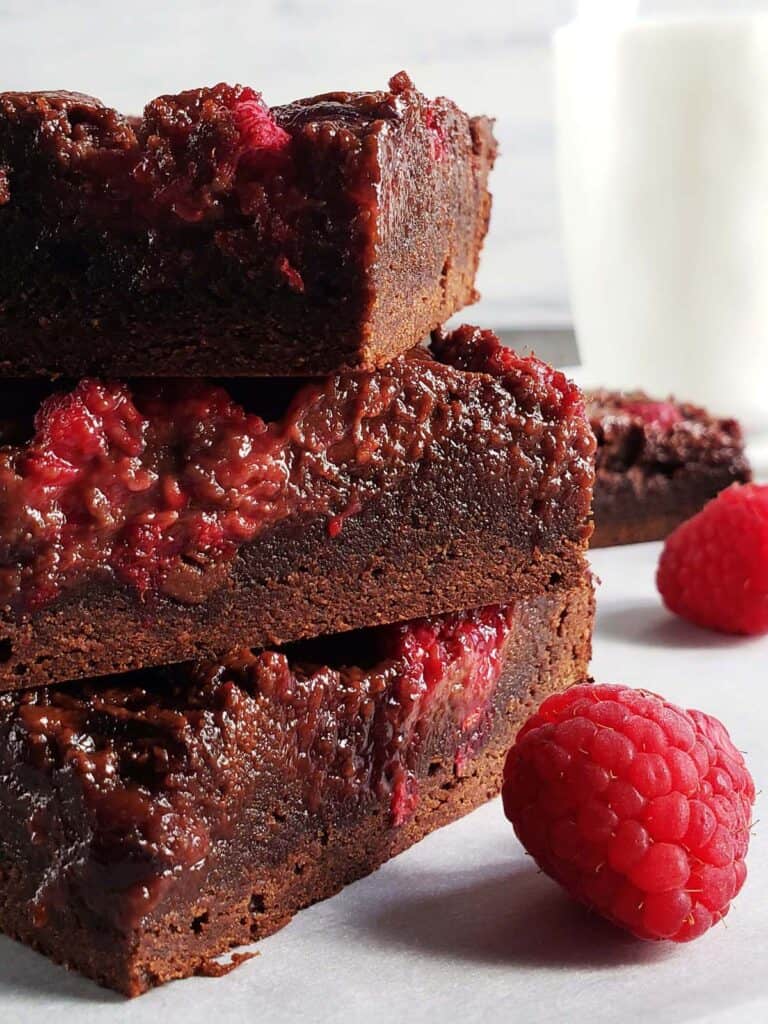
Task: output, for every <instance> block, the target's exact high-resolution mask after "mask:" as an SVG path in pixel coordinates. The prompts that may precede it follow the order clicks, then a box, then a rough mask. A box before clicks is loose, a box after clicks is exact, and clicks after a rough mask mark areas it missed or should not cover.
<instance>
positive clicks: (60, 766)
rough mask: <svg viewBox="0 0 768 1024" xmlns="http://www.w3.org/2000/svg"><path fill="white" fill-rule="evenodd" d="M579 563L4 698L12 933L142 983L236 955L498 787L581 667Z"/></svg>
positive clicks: (5, 917) (0, 734) (109, 980)
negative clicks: (524, 584) (396, 612)
mask: <svg viewBox="0 0 768 1024" xmlns="http://www.w3.org/2000/svg"><path fill="white" fill-rule="evenodd" d="M592 614H593V595H592V588H591V582H590V580H589V577H588V576H587V575H586V574H585V575H584V576H583V577H582V578H581V579H580V580H579V581H577V582H575V583H573V584H572V585H571V586H570V587H567V588H563V587H560V588H551V589H550V590H549V591H548V592H546V593H542V594H540V595H538V596H535V597H529V598H521V599H519V600H518V601H516V602H515V603H513V604H510V605H507V606H491V607H485V608H483V609H481V610H478V611H474V612H466V613H461V614H452V615H448V616H445V617H442V618H432V619H428V620H421V621H416V622H410V623H405V624H401V625H396V626H387V627H380V628H379V629H378V630H366V631H364V632H362V633H360V634H355V633H348V634H345V635H343V636H340V637H335V638H324V639H323V640H321V641H319V642H309V643H306V644H304V645H302V646H301V647H299V648H297V649H294V650H287V651H266V652H263V653H261V654H253V653H251V652H249V651H247V650H243V651H240V652H238V653H234V654H232V655H230V656H229V657H228V658H226V659H225V660H224V661H222V662H221V663H218V664H217V663H212V664H200V665H197V666H196V667H194V666H189V665H187V666H177V667H176V668H173V669H161V670H147V671H144V672H141V673H134V674H133V675H131V676H129V677H115V678H112V679H101V680H98V681H97V682H94V683H76V684H68V685H66V686H59V687H52V688H49V689H43V690H33V691H27V692H25V693H23V694H19V695H15V694H4V695H0V928H2V929H3V930H4V931H5V932H6V933H7V934H8V935H11V936H13V937H15V938H17V939H20V940H21V941H23V942H26V943H28V944H29V945H31V946H33V947H35V948H36V949H38V950H40V951H41V952H43V953H46V954H47V955H48V956H50V957H52V958H53V959H54V960H57V961H59V962H62V963H65V964H68V965H69V966H72V967H75V968H77V969H78V970H80V971H81V972H83V973H84V974H87V975H89V976H90V977H92V978H94V979H96V980H97V981H99V982H101V983H102V984H104V985H108V986H110V987H113V988H116V989H118V990H119V991H121V992H124V993H126V994H127V995H136V994H138V993H140V992H143V991H144V990H146V989H147V988H149V987H151V986H153V985H157V984H159V983H161V982H163V981H167V980H169V979H171V978H178V977H183V976H186V975H189V974H192V973H210V972H211V971H213V972H216V971H221V968H220V967H219V966H218V965H216V964H212V963H211V958H212V957H214V956H216V955H218V954H220V953H223V952H225V951H226V950H227V949H229V948H231V947H233V946H236V945H239V944H242V943H247V942H250V941H252V940H254V939H257V938H260V937H262V936H264V935H267V934H269V933H270V932H273V931H275V930H276V929H278V928H280V927H282V926H283V925H284V924H286V923H287V922H288V921H289V920H290V918H291V916H292V915H293V914H294V913H295V912H296V911H297V910H298V909H300V908H301V907H303V906H306V905H308V904H310V903H313V902H315V901H316V900H319V899H323V898H324V897H327V896H330V895H332V894H333V893H334V892H336V891H337V890H338V889H340V888H341V887H342V886H343V885H344V884H346V883H347V882H350V881H352V880H354V879H356V878H359V877H361V876H362V875H365V874H367V873H368V872H370V871H372V870H374V869H375V868H376V867H378V866H379V865H380V864H381V863H383V862H384V861H385V860H387V859H388V858H389V857H391V856H393V855H394V854H396V853H398V852H399V851H401V850H403V849H405V848H406V847H408V846H410V845H411V844H412V843H414V842H416V841H417V840H418V839H420V838H421V837H422V836H424V835H425V834H427V833H428V832H431V831H432V830H433V829H435V828H437V827H439V826H441V825H444V824H446V823H448V822H449V821H452V820H454V819H455V818H458V817H460V816H461V815H463V814H465V813H467V812H468V811H470V810H471V809H472V808H473V807H475V806H477V805H478V804H479V803H481V802H483V801H485V800H486V799H488V798H489V797H490V796H493V795H494V794H495V793H497V792H498V789H499V786H500V782H501V774H502V764H503V759H504V755H505V752H506V750H507V748H508V747H509V745H510V743H511V742H512V740H513V739H514V736H515V733H516V731H517V729H518V727H519V726H520V724H521V723H522V722H523V721H524V720H525V719H526V718H527V717H528V715H529V714H530V712H531V710H532V706H533V705H534V704H535V703H537V702H538V701H539V700H540V699H541V698H542V697H544V696H546V695H547V694H548V693H551V692H553V691H556V690H559V689H563V688H565V687H566V686H568V685H570V684H572V683H575V682H579V681H580V680H582V679H583V678H584V676H585V674H586V671H587V665H588V661H589V654H590V636H591V627H592Z"/></svg>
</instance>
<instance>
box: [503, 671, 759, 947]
mask: <svg viewBox="0 0 768 1024" xmlns="http://www.w3.org/2000/svg"><path fill="white" fill-rule="evenodd" d="M502 793H503V798H504V810H505V812H506V815H507V817H508V818H509V820H510V821H511V822H512V824H513V825H514V827H515V832H516V833H517V835H518V838H519V839H520V841H521V842H522V844H523V846H525V848H526V850H527V851H528V852H529V853H530V854H531V856H532V857H533V858H534V859H535V861H536V863H537V864H538V865H539V867H540V868H541V869H542V870H543V871H545V872H546V873H547V874H548V875H550V876H551V877H552V878H554V879H555V880H556V881H558V882H560V884H561V885H562V886H563V887H564V888H565V889H566V890H567V891H568V892H569V893H570V894H571V895H572V896H574V897H575V898H576V899H578V900H580V901H581V902H582V903H584V904H586V905H587V906H588V907H591V908H593V909H594V910H597V911H598V912H599V913H601V914H602V915H603V916H604V917H607V918H608V919H609V920H610V921H613V922H614V924H617V925H620V926H621V927H624V928H627V929H628V930H629V931H631V932H633V933H634V934H635V935H637V936H639V937H640V938H644V939H671V940H673V941H675V942H686V941H688V940H690V939H695V938H697V937H698V936H699V935H701V934H702V933H703V932H705V931H706V930H707V929H708V928H710V927H711V926H712V925H713V924H716V923H717V922H718V921H720V920H721V918H723V917H725V915H726V914H727V913H728V910H729V907H730V902H731V900H732V899H733V898H734V896H736V894H737V893H738V892H739V890H740V889H741V887H742V885H743V884H744V879H745V878H746V873H747V871H746V867H745V864H744V857H745V854H746V852H747V846H748V844H749V827H750V820H751V809H752V804H753V803H754V799H755V787H754V783H753V782H752V778H751V776H750V774H749V772H748V771H747V768H746V767H745V765H744V760H743V758H742V756H741V754H740V753H739V752H738V750H736V748H735V747H734V746H733V744H732V742H731V740H730V737H729V736H728V733H727V732H726V730H725V728H724V727H723V726H722V725H721V724H720V722H718V721H717V720H716V719H714V718H711V717H710V716H709V715H705V714H703V713H702V712H700V711H686V710H684V709H683V708H679V707H676V706H675V705H674V704H669V703H668V702H667V701H665V700H663V699H662V698H661V697H657V696H656V695H655V694H652V693H648V692H646V691H644V690H633V689H630V688H626V687H623V686H590V685H587V684H584V685H579V686H573V687H571V689H570V690H568V691H566V692H565V693H561V694H556V695H555V696H552V697H549V698H548V699H547V700H545V701H544V703H543V704H542V705H541V707H540V708H539V710H538V711H537V712H536V713H535V714H534V715H533V716H532V717H531V718H529V719H528V721H527V722H526V723H525V725H524V726H523V728H522V729H521V730H520V732H519V733H518V736H517V739H516V741H515V744H514V746H513V747H512V749H511V750H510V751H509V754H508V755H507V760H506V764H505V766H504V784H503V790H502Z"/></svg>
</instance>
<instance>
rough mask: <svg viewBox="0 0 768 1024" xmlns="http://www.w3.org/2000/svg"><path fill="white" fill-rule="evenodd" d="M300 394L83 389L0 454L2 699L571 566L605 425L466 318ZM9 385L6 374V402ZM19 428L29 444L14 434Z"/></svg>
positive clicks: (531, 589) (564, 386)
mask: <svg viewBox="0 0 768 1024" xmlns="http://www.w3.org/2000/svg"><path fill="white" fill-rule="evenodd" d="M432 348H433V354H432V355H431V356H430V355H429V354H428V353H427V352H425V351H424V350H416V351H414V352H412V353H410V354H408V355H406V356H403V357H400V358H398V359H396V360H394V361H393V362H391V363H390V364H388V365H387V366H385V367H382V368H381V369H379V370H372V371H345V372H342V373H338V374H334V375H331V376H330V377H328V378H327V379H325V380H323V381H320V382H317V383H309V384H293V383H291V382H287V383H285V384H284V385H279V384H278V383H277V382H274V381H261V382H259V381H248V382H245V381H241V382H234V383H233V384H232V385H230V390H232V389H234V392H235V394H236V398H235V397H233V395H232V394H230V392H229V391H227V390H226V389H225V388H224V387H221V386H218V385H217V386H214V385H212V384H211V383H210V382H205V381H183V382H164V381H142V382H136V383H133V384H117V383H112V384H105V383H101V382H99V381H94V380H87V381H83V382H81V383H80V384H79V385H77V386H67V387H64V388H62V389H61V390H60V391H58V390H57V391H56V392H55V393H54V394H53V395H52V396H50V397H49V398H48V399H47V400H46V401H44V402H43V404H42V406H39V401H40V392H39V385H38V384H37V383H35V382H32V385H31V386H32V390H33V392H34V394H33V400H32V402H31V406H30V408H27V409H26V410H24V409H23V408H22V406H23V404H24V403H23V402H22V401H21V399H20V397H19V396H20V389H21V384H20V383H19V382H17V381H14V382H12V383H9V384H7V385H6V387H7V389H8V390H9V392H11V393H12V394H13V395H14V396H15V398H14V401H15V403H16V405H15V410H14V418H13V421H12V422H11V423H10V424H9V423H8V422H6V423H5V424H4V425H3V430H4V431H5V436H6V439H12V440H13V441H15V443H9V444H7V445H6V446H5V447H2V448H0V487H2V490H3V494H4V500H3V503H2V508H1V509H0V606H2V617H1V618H0V690H10V689H16V688H22V687H30V686H37V685H45V684H48V683H56V682H61V681H63V680H67V679H76V678H83V677H88V676H97V675H104V674H107V673H112V672H122V671H127V670H129V669H133V668H140V667H144V666H151V665H162V664H166V663H168V662H177V661H184V660H189V659H194V658H199V657H209V656H211V657H217V656H220V655H221V654H222V653H223V652H225V651H227V650H229V649H230V648H231V647H233V646H237V645H240V644H247V645H248V646H250V647H265V646H271V645H275V644H282V643H286V642H288V641H292V640H297V639H300V638H301V637H307V636H319V635H321V634H324V633H335V632H340V631H343V630H348V629H353V628H356V627H360V626H370V625H376V624H379V623H385V622H396V621H400V620H402V619H407V618H413V617H415V616H417V615H428V614H437V613H441V612H445V611H453V610H455V609H458V608H468V607H475V606H478V605H482V604H486V603H488V602H489V601H505V600H508V599H509V598H510V597H511V596H513V595H514V596H521V597H522V596H525V595H527V594H537V593H541V592H542V591H543V590H544V589H545V588H547V587H548V586H549V584H550V581H551V580H552V579H556V580H558V581H560V582H561V583H562V585H564V586H568V585H571V584H572V583H573V581H574V580H575V579H578V578H580V576H581V574H582V572H583V569H584V553H585V548H586V545H587V541H588V538H589V534H590V532H591V525H590V523H589V511H590V506H591V498H592V482H593V477H594V467H593V453H594V446H595V441H594V436H593V434H592V431H591V429H590V425H589V421H588V419H587V417H586V413H585V410H584V404H583V400H582V396H581V393H580V392H579V391H578V389H577V388H576V387H575V385H573V384H572V383H571V382H569V381H568V380H567V379H566V378H565V377H564V376H563V375H562V374H561V373H559V372H557V371H554V370H552V369H551V367H549V366H547V365H546V364H544V363H541V362H539V361H538V360H536V359H532V358H521V357H518V356H516V355H514V353H512V352H511V351H510V350H508V349H505V348H504V347H503V346H501V345H500V343H499V341H498V339H497V338H496V336H495V335H493V334H492V333H491V332H488V331H481V330H479V329H477V328H471V327H464V328H460V329H459V330H457V331H455V332H453V333H451V334H443V333H439V334H436V335H435V337H434V339H433V343H432ZM2 392H3V387H2V386H1V385H0V404H2ZM25 431H26V432H27V436H26V439H24V437H23V435H24V433H25Z"/></svg>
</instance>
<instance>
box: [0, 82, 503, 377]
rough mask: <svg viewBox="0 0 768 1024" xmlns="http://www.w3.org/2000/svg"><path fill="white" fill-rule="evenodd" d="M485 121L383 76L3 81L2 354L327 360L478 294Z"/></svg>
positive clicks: (379, 357) (274, 364)
mask: <svg viewBox="0 0 768 1024" xmlns="http://www.w3.org/2000/svg"><path fill="white" fill-rule="evenodd" d="M494 156H495V142H494V139H493V135H492V132H491V123H490V122H489V121H488V120H487V119H485V118H482V117H479V118H469V117H468V116H467V115H466V114H464V113H463V112H462V111H461V110H459V109H458V108H457V107H456V106H455V104H453V103H452V102H451V101H450V100H447V99H444V98H439V99H436V100H427V99H426V98H425V97H424V96H422V95H421V93H419V92H418V91H417V90H416V89H415V88H414V86H413V84H412V83H411V82H410V80H409V79H408V76H407V75H406V74H405V73H403V72H401V73H400V74H398V75H395V76H394V78H393V79H392V80H391V81H390V85H389V90H388V91H387V92H373V93H344V92H336V93H328V94H327V95H324V96H316V97H314V98H312V99H306V100H299V101H297V102H295V103H291V104H289V105H287V106H283V107H275V108H272V109H271V110H270V109H269V108H268V107H267V106H266V105H265V104H264V102H263V100H262V99H261V96H260V94H259V93H256V92H254V91H253V90H252V89H250V88H244V87H242V86H228V85H223V84H222V85H218V86H216V87H214V88H210V89H196V90H192V91H189V92H184V93H180V94H179V95H178V96H161V97H159V98H158V99H156V100H153V101H152V102H151V103H150V104H149V105H148V106H147V107H146V109H145V111H144V116H143V118H141V119H140V120H139V119H135V118H128V117H124V116H123V115H121V114H119V113H118V112H117V111H115V110H112V109H110V108H108V107H104V106H102V104H101V103H100V102H99V101H98V100H95V99H92V98H91V97H88V96H83V95H80V94H78V93H65V92H62V93H3V94H0V245H2V250H3V253H4V254H5V258H4V259H3V262H2V267H1V268H0V374H4V375H6V376H14V377H24V376H49V375H56V374H65V375H69V376H75V377H79V376H83V375H86V374H96V375H99V376H101V375H106V376H109V377H116V376H142V377H145V376H169V375H170V376H180V377H181V376H185V377H199V376H212V375H215V376H249V377H250V376H257V375H264V376H275V375H277V376H286V375H288V376H316V375H319V374H325V373H329V372H332V371H334V370H337V369H339V368H344V367H356V366H378V365H381V364H383V363H385V362H386V361H388V360H389V359H391V358H393V357H394V356H396V355H399V354H400V353H402V352H404V351H405V350H406V349H408V348H410V347H411V346H413V345H415V344H417V343H418V342H419V341H421V339H422V338H424V337H425V336H426V335H427V334H428V332H429V331H430V330H431V329H432V328H434V327H437V326H438V325H439V324H441V323H443V322H444V321H445V320H446V319H447V318H448V317H449V316H450V315H451V314H452V313H454V312H455V311H456V310H458V309H460V308H461V307H462V306H464V305H466V304H467V303H470V302H473V301H474V300H475V298H476V295H475V291H474V278H475V271H476V269H477V262H478V257H479V253H480V248H481V245H482V242H483V239H484V237H485V232H486V229H487V226H488V218H489V215H490V196H489V193H488V191H487V187H486V186H487V179H488V173H489V171H490V169H491V166H492V164H493V160H494Z"/></svg>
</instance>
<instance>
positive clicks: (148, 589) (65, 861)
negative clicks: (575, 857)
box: [0, 73, 595, 995]
mask: <svg viewBox="0 0 768 1024" xmlns="http://www.w3.org/2000/svg"><path fill="white" fill-rule="evenodd" d="M494 155H495V146H494V141H493V136H492V133H491V126H490V123H489V122H488V121H487V120H486V119H484V118H472V119H470V118H468V117H467V116H466V115H465V114H464V113H462V112H461V111H460V110H459V109H457V107H456V106H455V105H454V104H453V103H451V102H450V101H448V100H446V99H437V100H434V101H428V100H426V99H425V98H424V97H423V96H422V95H421V94H420V93H419V92H417V91H416V90H415V88H414V87H413V85H412V84H411V82H410V81H409V79H408V78H407V76H406V75H405V74H403V73H401V74H399V75H397V76H395V77H394V78H393V79H392V81H391V82H390V86H389V91H387V92H380V93H366V94H348V93H332V94H329V95H325V96H320V97H316V98H314V99H308V100H302V101H299V102H296V103H292V104H290V105H288V106H284V107H278V108H274V109H272V110H270V109H268V108H267V107H266V106H265V105H264V104H263V102H262V101H261V98H260V96H259V95H258V94H257V93H254V92H253V91H252V90H250V89H244V88H239V87H234V88H233V87H229V86H223V85H222V86H217V87H216V88H214V89H201V90H196V91H191V92H187V93H182V94H180V95H178V96H165V97H161V98H159V99H157V100H155V101H153V102H152V103H150V104H149V105H148V107H147V108H146V110H145V112H144V116H143V117H142V118H141V119H137V118H130V117H124V116H122V115H120V114H118V113H117V112H115V111H114V110H112V109H109V108H107V107H104V106H103V105H101V104H100V103H99V102H98V101H96V100H93V99H90V98H88V97H86V96H82V95H79V94H76V93H36V94H29V93H24V94H22V93H13V94H10V93H6V94H3V95H2V96H0V241H1V242H2V252H3V258H2V263H1V264H0V373H2V374H3V379H2V381H0V392H1V394H2V399H1V403H2V404H1V406H0V434H1V435H2V436H1V437H0V442H1V443H2V447H0V592H1V600H0V603H1V604H2V620H1V621H0V690H2V691H3V692H2V694H1V695H0V928H2V930H4V931H5V932H6V933H7V934H8V935H11V936H14V937H15V938H17V939H20V940H22V941H23V942H26V943H28V944H29V945H31V946H34V947H35V948H37V949H39V950H41V951H42V952H44V953H46V954H47V955H48V956H50V957H52V958H54V959H55V960H57V961H60V962H63V963H66V964H68V965H70V966H73V967H76V968H77V969H78V970H80V971H82V972H83V973H85V974H87V975H89V976H90V977H92V978H95V979H96V980H97V981H99V982H101V983H103V984H105V985H108V986H111V987H114V988H116V989H118V990H120V991H122V992H125V993H127V994H130V995H134V994H137V993H139V992H142V991H144V990H145V989H147V988H149V987H150V986H152V985H155V984H158V983H160V982H162V981H165V980H168V979H171V978H176V977H182V976H185V975H188V974H192V973H196V972H197V973H201V972H202V973H209V972H216V971H218V970H220V967H219V965H218V964H217V963H216V962H215V960H214V959H213V958H215V957H216V956H218V955H219V954H221V953H222V952H224V951H226V950H228V949H230V948H231V947H233V946H236V945H238V944H242V943H246V942H249V941H251V940H253V939H255V938H259V937H260V936H263V935H266V934H268V933H270V932H272V931H274V930H275V929H277V928H279V927H280V926H281V925H283V924H285V923H286V922H287V921H288V920H289V919H290V917H291V916H292V915H293V914H294V913H295V911H296V910H297V909H299V908H300V907H303V906H306V905H308V904H309V903H312V902H313V901H315V900H318V899H320V898H323V897H326V896H329V895H330V894H332V893H333V892H335V891H337V890H338V889H339V888H340V887H341V886H342V885H344V884H345V883H346V882H349V881H351V880H352V879H355V878H358V877H360V876H361V875H364V874H365V873H367V872H369V871H371V870H373V869H374V868H375V867H377V866H378V865H379V864H381V863H382V862H383V861H385V860H386V859H387V858H389V857H391V856H392V855H393V854H395V853H397V852H398V851H400V850H403V849H405V848H406V847H407V846H409V845H410V844H411V843H413V842H415V841H416V840H418V839H419V838H421V837H422V836H424V835H425V834H426V833H428V832H429V831H431V830H432V829H434V828H436V827H438V826H440V825H443V824H445V823H446V822H449V821H451V820H453V819H455V818H456V817H458V816H459V815H461V814H464V813H465V812H467V811H468V810H470V809H471V808H472V807H474V806H476V805H477V804H479V803H480V802H482V801H484V800H486V799H487V798H488V797H490V796H491V795H493V794H494V793H496V792H497V791H498V788H499V783H500V774H501V762H502V758H503V755H504V752H505V750H506V748H507V747H508V746H509V744H510V743H511V741H512V739H513V737H514V734H515V732H516V729H517V727H518V725H519V723H520V721H521V719H522V718H523V717H525V716H526V715H527V714H528V713H529V710H530V706H531V704H532V703H534V702H536V701H538V700H539V699H540V698H542V697H543V696H544V695H546V694H547V693H550V692H552V691H553V690H557V689H560V688H564V687H566V686H568V685H569V684H571V683H573V682H576V681H578V680H580V679H582V678H583V677H584V676H585V674H586V669H587V664H588V659H589V653H590V637H591V627H592V613H593V595H592V585H591V579H590V576H589V573H588V570H587V564H586V560H585V549H586V545H587V543H588V540H589V534H590V530H591V525H590V519H589V516H590V503H591V494H592V483H593V475H594V466H593V459H594V448H595V439H594V435H593V432H592V430H591V428H590V424H589V420H588V418H587V415H586V412H585V408H584V404H583V401H582V398H581V396H580V394H579V392H578V391H577V390H576V388H575V387H574V386H573V385H572V384H571V383H570V382H569V381H567V380H566V379H565V378H564V377H563V376H562V375H561V374H560V373H558V372H556V371H554V370H552V369H551V368H550V367H548V366H546V365H545V364H543V363H540V362H538V361H537V360H535V359H530V358H521V357H518V356H516V355H515V354H514V353H513V352H511V351H510V350H508V349H505V348H503V347H502V346H501V345H500V344H499V342H498V340H497V339H496V338H495V336H494V335H493V334H491V333H490V332H488V331H482V330H479V329H477V328H471V327H462V328H460V329H458V330H455V331H453V332H447V331H445V330H443V329H441V327H440V325H441V324H442V323H443V322H444V321H445V320H446V319H447V318H448V317H449V316H450V315H451V314H453V313H454V312H455V311H456V310H457V309H459V308H461V307H462V306H463V305H465V304H467V303H468V302H471V301H473V299H474V297H475V293H474V277H475V271H476V267H477V261H478V256H479V251H480V247H481V244H482V241H483V238H484V235H485V231H486V228H487V223H488V217H489V212H490V197H489V194H488V191H487V187H486V186H487V177H488V172H489V170H490V168H491V165H492V163H493V159H494ZM430 332H432V340H431V344H430V346H429V348H425V347H419V345H420V343H421V342H422V340H423V339H424V338H425V337H426V336H427V335H428V334H429V333H430Z"/></svg>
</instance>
